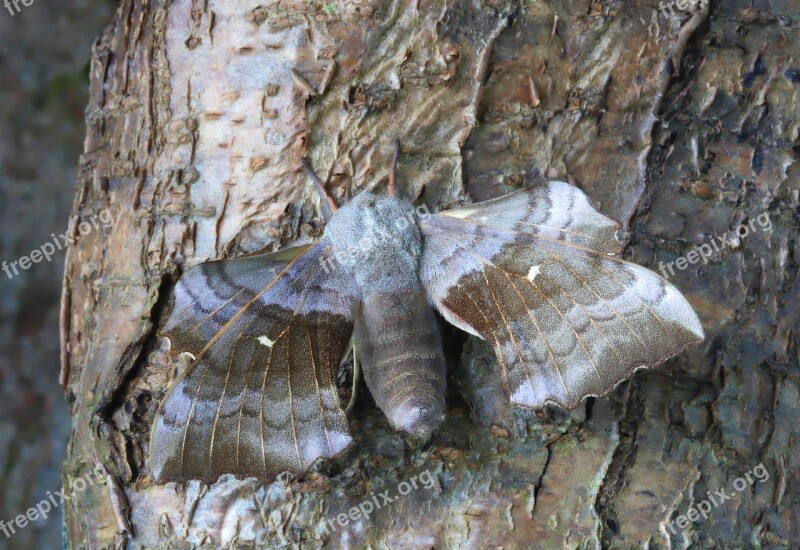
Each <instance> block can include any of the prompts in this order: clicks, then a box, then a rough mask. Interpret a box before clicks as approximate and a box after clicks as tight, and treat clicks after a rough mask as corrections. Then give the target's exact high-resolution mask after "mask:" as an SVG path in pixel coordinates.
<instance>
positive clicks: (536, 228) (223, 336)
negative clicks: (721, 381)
mask: <svg viewBox="0 0 800 550" xmlns="http://www.w3.org/2000/svg"><path fill="white" fill-rule="evenodd" d="M395 159H396V155H395ZM395 164H396V160H395ZM394 173H395V170H394V168H393V169H392V171H391V175H390V180H389V188H388V190H389V193H388V195H386V196H378V195H376V194H373V193H371V192H362V193H360V194H359V195H357V196H356V197H355V198H354V199H353V200H351V201H350V202H349V203H347V204H345V205H343V206H342V207H340V208H338V209H336V210H335V208H336V207H335V204H334V203H333V201H332V200H331V199H330V198H329V197H327V195H325V194H324V189H323V187H322V185H321V182H320V181H319V180H318V179H315V178H312V180H313V181H314V184H315V186H316V187H317V190H318V191H319V193H320V195H321V196H322V197H324V200H322V201H321V205H322V207H321V211H322V214H323V217H324V218H325V220H326V225H325V229H324V232H323V236H322V237H321V239H320V240H319V241H318V242H316V243H315V244H311V245H306V246H300V247H295V248H290V249H287V250H284V251H281V252H278V253H275V254H268V255H256V256H249V257H243V258H237V259H232V260H224V261H210V262H206V263H203V264H200V265H198V266H197V267H194V268H192V269H190V270H188V271H187V272H186V273H185V274H184V275H183V276H182V277H181V278H180V280H179V281H178V283H177V284H176V289H175V302H174V306H173V309H172V311H171V313H170V314H169V317H168V319H167V321H166V323H165V326H164V328H163V329H162V334H163V335H164V336H167V337H168V338H169V339H170V340H171V343H172V351H173V353H188V354H190V357H192V358H193V361H192V363H191V365H190V366H189V367H188V368H187V369H186V370H185V371H184V372H183V373H181V374H180V375H179V376H178V378H177V379H176V381H175V382H174V383H173V385H172V387H171V388H169V390H168V392H167V394H166V396H165V398H164V400H163V402H162V403H161V405H160V407H159V409H158V411H157V413H156V417H155V421H154V423H153V427H152V432H151V438H150V451H149V452H150V471H151V474H152V477H153V479H154V480H155V481H156V482H159V483H163V482H167V481H185V480H189V479H200V480H204V481H206V482H209V483H211V482H213V481H215V480H216V479H217V478H218V477H219V476H220V475H222V474H234V475H236V476H238V477H242V478H244V477H254V478H258V479H261V480H264V481H271V480H272V479H274V478H275V476H276V475H277V474H279V473H281V472H284V471H289V472H293V473H302V472H304V471H306V470H308V469H309V468H310V467H311V466H312V465H313V464H314V463H315V462H316V461H317V460H318V459H320V458H324V457H333V456H336V455H338V454H339V453H342V452H343V451H345V450H346V449H347V448H348V447H349V446H350V444H351V442H352V440H353V439H352V435H351V433H350V431H349V427H348V420H347V417H346V414H345V405H344V404H343V403H342V402H340V399H339V394H338V391H337V385H336V375H337V371H338V368H339V365H340V361H341V360H342V359H343V356H344V355H345V353H346V352H347V351H348V349H349V348H348V344H349V342H350V341H351V337H352V342H353V346H354V348H355V349H356V350H357V352H358V358H359V363H360V364H361V368H362V371H363V375H364V380H365V382H366V385H367V387H368V389H369V391H370V392H371V393H372V396H373V397H374V398H375V402H376V403H377V405H378V407H380V409H381V410H382V411H383V413H384V414H385V415H386V417H387V418H388V420H389V422H390V423H391V425H392V426H393V427H394V428H396V429H397V430H402V431H404V432H407V433H410V434H414V435H417V436H420V437H426V436H428V435H429V434H430V433H431V432H432V431H433V430H434V429H435V428H436V427H437V426H438V424H439V423H440V422H441V420H442V418H443V411H444V406H445V403H444V391H445V357H444V354H443V351H442V343H441V339H440V335H439V330H438V326H437V321H436V316H435V314H434V311H438V312H439V313H440V314H441V315H442V317H444V319H446V320H447V321H448V322H449V323H452V324H453V325H455V326H456V327H458V328H460V329H462V330H464V331H466V332H468V333H470V334H472V335H475V336H477V337H478V338H483V339H485V340H486V341H487V342H489V343H490V344H491V346H492V347H493V349H494V352H495V354H496V356H497V360H498V362H499V364H500V376H501V378H502V385H503V387H504V389H505V392H506V394H507V396H508V398H509V399H510V400H511V402H512V403H514V404H516V405H520V406H523V407H529V408H533V409H540V408H542V407H544V406H545V405H546V404H548V403H552V404H555V405H558V406H561V407H564V408H574V407H576V406H577V405H578V404H579V403H580V402H581V400H582V399H583V398H585V397H586V396H601V395H605V394H607V393H608V392H609V391H611V390H612V389H613V388H614V387H615V386H616V385H617V384H618V383H619V382H621V381H622V380H624V379H626V378H628V377H629V376H631V374H632V373H633V372H634V371H635V370H637V369H639V368H642V367H653V366H656V365H658V364H660V363H662V362H663V361H665V360H666V359H668V358H670V357H671V356H673V355H675V354H676V353H678V352H680V351H681V350H683V349H684V348H686V347H687V346H689V345H690V344H693V343H699V342H701V341H702V340H703V339H704V334H703V329H702V327H701V325H700V322H699V321H698V318H697V316H696V314H695V312H694V311H693V309H692V307H691V306H690V305H689V303H688V302H687V301H686V299H685V298H684V297H683V296H682V295H681V293H680V292H678V290H676V289H675V287H674V286H672V285H671V284H669V283H668V282H667V281H665V280H664V279H662V278H661V277H659V276H658V275H656V274H655V273H653V272H652V271H649V270H647V269H645V268H643V267H640V266H639V265H636V264H633V263H629V262H626V261H623V260H622V259H620V257H619V256H620V253H621V252H622V247H621V245H620V243H619V242H618V241H617V239H616V232H617V230H618V228H619V227H620V224H618V223H617V222H615V221H614V220H612V219H610V218H607V217H606V216H604V215H602V214H600V213H598V212H597V211H596V210H595V209H594V208H593V207H592V206H591V204H590V203H589V200H588V199H587V197H586V196H585V195H584V194H583V193H582V192H581V191H580V190H579V189H578V188H576V187H573V186H572V185H569V184H567V183H564V182H561V181H551V182H549V183H547V184H546V185H542V186H539V187H535V188H532V189H527V190H521V191H517V192H514V193H511V194H509V195H506V196H503V197H500V198H496V199H493V200H490V201H486V202H483V203H479V204H475V205H472V206H469V207H466V208H461V209H455V210H451V211H444V212H441V213H439V214H427V215H421V214H420V213H419V211H418V210H417V209H415V207H414V206H413V205H412V203H411V202H409V201H407V200H405V199H403V198H400V197H397V196H395V193H394ZM398 220H405V221H406V222H405V223H399V222H398Z"/></svg>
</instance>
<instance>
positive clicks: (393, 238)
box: [325, 192, 421, 270]
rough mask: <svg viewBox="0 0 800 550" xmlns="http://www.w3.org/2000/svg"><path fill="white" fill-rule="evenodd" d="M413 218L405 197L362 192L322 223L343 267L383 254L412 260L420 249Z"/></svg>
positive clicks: (410, 206)
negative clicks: (326, 221) (398, 197)
mask: <svg viewBox="0 0 800 550" xmlns="http://www.w3.org/2000/svg"><path fill="white" fill-rule="evenodd" d="M417 219H418V216H417V213H416V211H415V209H414V206H413V205H412V204H411V203H409V202H408V201H405V200H402V199H397V198H393V197H386V196H378V195H375V194H373V193H369V192H363V193H361V194H359V195H357V196H356V197H355V198H354V199H353V200H352V201H350V202H349V203H347V204H345V205H344V206H342V207H341V208H339V210H337V211H336V213H335V214H334V215H333V217H332V218H331V220H330V221H329V222H328V224H327V225H326V226H325V237H327V238H328V240H329V241H330V242H331V243H332V245H333V249H334V255H335V256H336V260H337V261H338V262H339V263H340V264H342V265H343V266H344V267H345V268H346V269H350V270H355V269H357V266H358V265H359V264H362V263H364V262H369V261H370V260H373V259H374V260H379V261H380V260H383V259H385V257H386V256H389V257H391V258H393V259H401V258H403V257H407V258H408V259H409V260H413V261H414V263H415V264H416V258H417V257H418V256H419V254H420V250H421V237H420V233H419V228H418V227H417ZM381 264H383V265H385V262H383V261H381ZM386 267H390V266H388V265H387V266H386Z"/></svg>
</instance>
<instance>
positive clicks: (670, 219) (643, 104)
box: [62, 0, 800, 548]
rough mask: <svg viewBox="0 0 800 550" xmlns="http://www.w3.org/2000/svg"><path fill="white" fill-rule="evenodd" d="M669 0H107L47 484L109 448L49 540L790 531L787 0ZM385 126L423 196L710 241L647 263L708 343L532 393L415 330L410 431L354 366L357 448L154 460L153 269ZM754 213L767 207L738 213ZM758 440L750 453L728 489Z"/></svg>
mask: <svg viewBox="0 0 800 550" xmlns="http://www.w3.org/2000/svg"><path fill="white" fill-rule="evenodd" d="M682 4H683V1H682V0H681V1H679V2H677V6H676V5H675V4H667V3H665V2H663V3H662V9H659V4H658V3H657V1H656V0H645V1H642V2H623V1H619V0H593V1H590V0H579V1H569V0H552V1H541V0H530V1H527V2H520V1H511V0H480V1H479V0H475V1H473V2H459V1H456V0H435V1H434V0H432V1H423V2H420V1H418V0H417V1H414V0H409V1H406V2H400V1H389V0H362V1H351V2H345V1H339V0H337V1H333V2H327V3H323V2H316V1H315V2H305V1H302V0H297V1H289V0H286V1H277V2H270V3H267V4H265V5H256V4H255V3H254V2H244V1H239V0H231V1H227V2H208V1H207V0H206V1H204V2H203V1H200V0H193V1H190V0H175V1H173V2H159V1H157V0H152V1H149V2H147V1H143V0H123V2H122V4H121V6H120V8H119V10H118V12H117V16H116V18H115V20H114V22H113V24H112V25H111V26H109V27H108V28H107V29H106V31H105V32H104V33H103V35H102V36H101V37H100V38H99V40H98V41H97V43H96V45H95V48H94V52H93V58H92V64H91V82H92V84H91V100H90V104H89V107H88V108H87V111H86V113H87V126H88V130H87V131H88V134H87V137H86V142H85V153H84V155H83V156H82V158H81V162H80V170H79V182H78V188H77V193H76V198H75V203H74V214H75V220H74V222H73V233H74V234H75V235H76V236H77V237H78V243H77V244H76V245H75V246H74V247H73V248H72V249H71V251H70V252H69V255H68V257H67V269H66V276H65V281H64V294H63V304H62V305H63V311H62V345H63V352H62V360H63V372H62V383H63V384H64V388H65V391H66V394H67V397H68V399H69V401H70V403H71V406H72V413H73V432H72V438H71V441H70V446H69V449H68V459H67V462H66V464H65V466H64V472H63V475H64V483H65V487H72V484H73V482H74V480H75V479H77V478H78V477H81V476H84V475H85V474H86V473H87V472H89V471H90V470H92V469H94V468H95V467H96V465H97V464H100V465H102V466H103V467H104V469H105V470H106V471H107V473H108V475H107V476H106V484H105V485H93V486H90V487H89V488H88V489H86V490H85V491H82V492H81V491H74V490H73V491H72V492H71V493H70V492H69V491H68V494H71V495H72V498H70V500H69V501H68V502H67V505H66V506H67V507H66V536H67V540H68V543H69V544H70V546H71V547H73V548H78V547H92V548H99V547H107V546H118V547H124V546H125V545H129V546H130V547H148V548H149V547H159V546H162V547H166V546H168V545H173V546H174V545H177V544H179V543H180V544H184V545H186V544H189V545H197V546H199V545H203V544H207V545H210V546H212V547H213V546H218V545H230V546H234V547H235V546H236V544H240V545H244V546H248V545H252V544H254V543H255V545H257V546H264V547H283V546H295V547H300V546H302V547H319V546H330V547H351V548H362V547H371V548H490V547H504V548H528V547H535V548H562V547H568V548H588V547H608V548H631V547H650V548H672V547H677V548H686V547H689V546H690V545H691V546H697V547H708V548H713V547H717V548H723V547H725V548H740V547H752V546H758V545H760V547H763V548H789V547H798V544H800V527H798V522H800V483H799V482H798V480H797V476H798V473H800V450H799V449H798V447H799V446H800V437H799V436H798V430H797V428H796V425H794V421H795V420H796V418H797V417H798V416H800V368H799V367H798V347H797V335H798V330H797V319H798V308H797V307H796V301H797V299H798V297H800V279H798V262H799V261H800V241H798V239H797V229H798V225H800V221H799V219H798V216H797V208H798V195H799V194H800V184H799V183H798V180H799V178H798V174H799V173H800V169H798V167H800V164H798V163H797V162H796V159H797V156H798V153H800V147H799V146H798V143H799V142H798V133H799V132H800V66H798V63H800V61H798V60H800V41H798V38H797V37H798V30H800V29H798V18H797V14H796V12H795V10H793V3H792V2H791V1H789V0H783V1H782V0H774V1H770V2H756V3H753V6H751V5H750V4H749V3H747V2H739V1H730V2H728V1H726V2H724V3H721V4H717V3H715V4H713V5H712V6H711V7H710V11H709V10H708V9H703V7H702V6H700V7H698V8H697V9H695V11H694V12H693V13H689V12H691V11H692V10H691V8H689V9H688V11H687V12H684V11H681V10H680V9H678V6H681V5H682ZM670 6H672V7H670ZM395 139H399V141H400V143H401V146H402V147H401V155H400V165H399V173H398V174H399V178H398V179H399V182H400V184H401V185H402V186H403V187H404V188H405V190H406V192H407V193H409V194H410V195H412V196H414V197H417V200H418V202H420V203H422V202H424V203H425V204H427V205H428V206H429V207H430V208H431V209H432V210H436V209H438V208H440V207H442V206H443V205H448V204H450V203H453V202H456V201H460V200H465V199H467V200H469V199H471V200H473V201H481V200H485V199H487V198H490V197H493V196H497V195H500V194H503V193H506V192H508V191H511V190H513V189H517V188H519V187H521V186H524V185H530V184H535V183H539V182H541V181H543V180H545V179H550V178H557V179H564V180H567V181H570V182H572V183H574V184H576V185H578V186H579V187H580V188H582V189H583V190H584V191H585V192H586V193H587V194H588V195H589V196H590V198H591V200H592V201H593V203H594V204H595V206H596V207H598V209H599V210H600V211H602V212H603V213H605V214H607V215H609V216H612V217H614V218H617V219H619V220H620V221H621V222H622V223H623V225H624V228H625V232H624V236H625V237H626V238H627V239H628V246H627V249H626V257H629V258H630V259H632V260H633V261H636V262H638V263H641V264H643V265H646V266H649V267H651V268H653V269H658V266H659V264H660V262H664V265H666V264H668V263H669V262H672V261H674V260H676V258H678V257H683V256H685V255H686V254H687V253H689V252H691V251H692V250H693V249H694V248H695V247H696V246H698V245H700V244H702V243H703V242H709V239H710V238H712V237H716V236H721V235H726V236H728V237H729V238H730V242H729V243H728V244H727V245H726V246H723V247H720V250H719V251H718V252H715V253H714V256H713V257H712V258H711V259H710V260H709V261H708V263H705V262H698V263H695V264H691V265H689V267H688V268H686V269H683V270H681V269H679V267H680V265H681V264H680V263H678V264H672V265H677V266H678V268H676V269H675V271H674V275H672V274H670V275H669V276H670V280H671V281H672V282H673V283H674V284H675V285H676V286H677V287H678V288H679V289H681V291H682V292H684V293H685V295H686V296H687V298H688V299H689V301H690V302H691V303H692V304H693V305H694V307H695V308H696V310H697V311H698V314H699V315H700V318H701V320H702V322H703V325H704V327H705V329H706V333H707V339H706V342H705V344H704V345H702V346H699V347H696V348H694V349H691V350H689V351H687V352H685V353H683V354H681V355H680V356H678V357H676V358H675V359H673V360H671V361H669V362H668V363H667V364H666V365H665V366H663V367H661V368H659V369H657V370H655V371H651V372H642V373H639V374H637V375H636V376H635V377H634V378H633V380H632V381H631V382H629V383H623V384H622V385H620V386H619V387H618V388H617V389H616V390H615V391H614V392H613V393H612V394H611V395H610V396H608V397H604V398H598V399H593V398H590V399H588V400H586V401H585V402H584V404H583V405H582V406H581V407H579V408H578V409H577V410H575V411H571V412H565V411H562V410H558V409H555V408H553V409H548V410H546V411H544V412H543V413H541V414H538V415H537V414H534V413H532V412H528V411H523V410H518V409H515V408H512V407H510V406H509V404H508V400H507V398H505V396H504V395H503V393H502V389H501V384H500V378H499V374H498V366H497V364H496V362H495V360H494V358H493V353H492V351H491V349H489V348H488V346H487V345H486V344H485V343H483V342H482V341H479V340H477V339H476V338H472V337H468V336H466V335H464V334H463V333H461V332H459V331H457V330H456V329H450V328H447V327H444V326H443V330H444V337H445V347H446V352H447V355H448V359H449V366H448V368H449V372H448V410H447V418H446V421H445V422H444V424H443V425H442V426H441V428H440V429H439V430H438V431H437V432H436V433H435V434H434V436H433V438H432V440H431V441H430V442H429V443H428V444H426V445H423V446H417V445H415V444H414V443H413V442H412V441H411V440H409V439H406V438H404V437H403V436H402V435H401V434H398V433H395V432H393V431H392V430H391V429H390V428H389V426H388V424H387V421H386V420H385V418H384V417H383V415H382V414H381V413H380V412H379V411H378V410H377V408H376V407H375V405H374V404H373V403H372V402H371V401H370V400H369V397H368V395H365V392H362V397H361V398H360V399H359V402H358V405H357V414H356V415H354V417H353V418H351V427H352V429H353V433H354V434H355V437H356V443H355V445H354V447H353V450H352V451H351V452H350V453H349V454H348V455H347V456H346V457H343V458H342V459H341V460H337V461H334V462H333V463H331V464H326V465H322V466H321V467H320V468H318V470H316V471H314V472H312V473H310V474H308V475H306V476H304V477H301V478H280V479H278V480H276V481H275V482H274V483H271V484H267V485H260V484H259V483H257V482H256V481H255V480H252V479H249V480H244V481H242V480H237V479H235V478H233V477H226V476H223V478H221V479H220V480H219V481H218V482H217V483H215V484H213V485H210V486H206V485H205V484H202V483H199V482H196V481H193V482H190V483H187V484H174V483H170V484H167V485H155V484H153V482H152V480H151V479H150V476H149V470H148V459H147V456H148V455H147V452H148V449H147V445H148V432H149V426H150V425H151V423H152V421H153V417H154V414H155V410H156V408H157V406H158V404H159V403H160V402H161V400H162V399H163V397H164V393H165V389H166V388H167V387H168V386H169V383H170V381H171V380H173V379H174V376H175V374H176V372H179V371H180V370H181V369H183V368H185V366H186V365H185V364H179V363H178V362H176V361H175V360H172V359H171V358H170V356H169V354H168V349H169V343H168V341H167V340H165V339H164V338H162V337H160V336H158V335H157V334H156V330H157V328H158V326H159V322H161V321H163V318H164V315H165V313H166V307H167V304H168V299H169V295H170V291H171V288H172V285H173V284H174V281H175V280H176V278H177V276H178V274H179V272H180V271H182V270H183V269H185V268H187V267H189V266H192V265H195V264H197V263H199V262H202V261H205V260H208V259H214V258H227V257H233V256H237V255H240V254H245V253H250V252H254V251H259V250H264V251H269V250H275V249H278V248H279V247H283V246H285V245H287V244H290V243H293V242H301V241H308V240H310V239H312V238H314V236H315V235H318V234H319V230H320V227H319V225H318V222H317V221H315V220H316V219H317V218H316V217H315V215H314V208H313V206H312V197H311V196H310V195H309V194H308V193H306V192H305V188H306V184H305V177H304V174H303V172H302V169H301V162H300V161H301V158H302V157H304V156H308V158H309V159H310V161H311V164H312V165H313V166H314V167H315V168H316V170H317V171H318V172H319V173H320V175H321V176H322V177H323V179H327V180H328V181H329V186H328V188H329V189H330V190H331V192H333V193H334V195H336V196H337V197H339V198H341V197H343V196H344V195H345V194H346V193H347V192H353V191H356V190H359V189H363V188H367V187H371V186H377V187H378V188H379V189H382V188H383V187H382V186H383V185H384V183H385V180H386V177H387V174H388V169H389V164H390V158H391V154H392V143H393V141H394V140H395ZM104 209H108V210H109V211H110V213H111V214H112V215H113V222H112V223H111V224H110V225H109V227H108V228H106V229H105V230H104V231H102V232H91V233H89V234H88V235H86V236H81V235H79V231H78V229H79V225H78V224H79V222H80V221H82V220H87V219H89V218H90V217H91V216H96V215H99V213H100V212H102V211H103V210H104ZM763 213H767V214H768V216H769V220H770V221H771V224H772V231H766V230H764V229H763V228H762V226H760V225H758V224H756V225H753V224H751V225H750V227H751V229H753V230H752V231H750V233H749V234H748V235H747V236H740V237H739V238H735V228H736V227H737V226H739V224H741V223H747V222H749V220H751V219H756V218H757V217H758V216H759V215H760V214H763ZM762 225H763V224H762ZM759 464H763V466H764V467H765V468H766V471H767V472H768V474H769V478H768V479H766V480H764V481H760V480H758V479H757V480H752V479H751V481H753V482H752V483H748V486H747V487H746V488H745V489H743V490H741V491H739V490H737V489H736V488H734V487H735V486H736V485H735V482H736V480H737V478H739V476H742V475H744V474H745V473H750V472H751V471H752V470H753V468H754V467H756V466H757V465H759ZM428 475H430V478H428V477H427V476H428ZM415 476H416V477H415ZM751 478H752V475H751ZM412 479H414V480H417V481H419V480H424V479H432V480H433V481H434V483H432V484H427V483H425V484H420V483H417V485H418V486H417V487H416V488H411V485H410V484H411V480H412ZM403 482H407V483H406V484H405V485H404V484H403ZM407 488H408V494H407V495H405V496H399V494H400V493H402V492H404V491H405V490H406V489H407ZM718 490H723V492H726V493H727V494H729V495H731V498H730V499H728V500H726V501H725V502H717V503H716V504H717V505H716V506H713V507H711V509H710V510H709V511H708V512H707V513H706V514H705V516H707V517H704V516H703V515H699V514H697V513H695V512H693V511H694V510H695V509H696V508H697V509H702V503H703V502H706V501H707V500H708V499H709V495H708V492H710V493H711V495H713V494H714V493H715V491H718ZM385 491H389V495H390V496H397V497H398V498H396V500H395V501H394V502H392V503H390V504H389V503H386V504H384V502H383V501H382V500H381V501H379V500H378V498H379V497H378V495H379V494H380V493H383V492H385ZM373 494H374V495H375V498H374V499H373ZM368 501H371V502H373V504H375V503H378V504H380V506H378V505H375V506H374V508H375V510H374V512H373V513H371V514H370V515H369V516H368V517H363V515H362V516H361V517H355V516H358V514H352V516H351V517H349V518H347V522H346V525H342V523H345V522H344V521H342V522H341V523H338V522H337V519H341V518H342V517H344V516H340V514H348V512H349V511H350V510H351V508H353V507H357V506H358V505H359V504H362V507H364V506H365V505H364V504H363V503H364V502H368ZM684 515H688V516H689V521H688V527H687V526H686V525H684V526H683V527H680V525H681V524H682V523H683V522H682V521H681V518H682V516H684Z"/></svg>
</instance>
